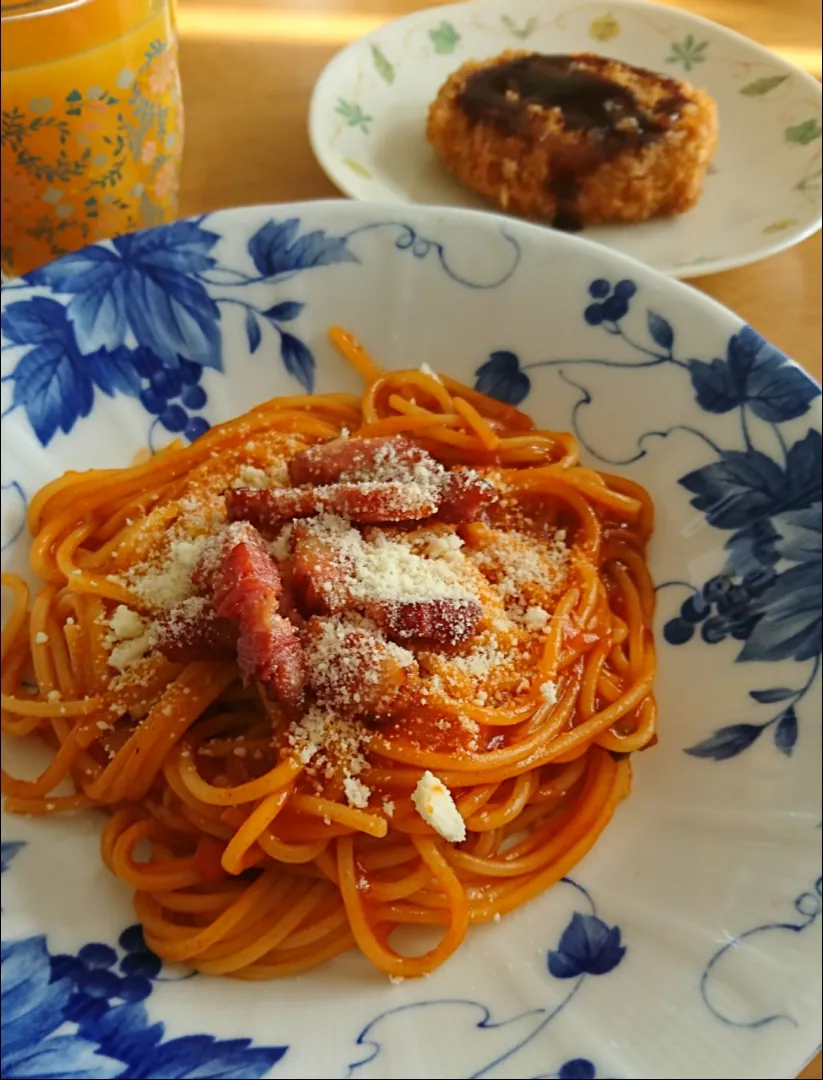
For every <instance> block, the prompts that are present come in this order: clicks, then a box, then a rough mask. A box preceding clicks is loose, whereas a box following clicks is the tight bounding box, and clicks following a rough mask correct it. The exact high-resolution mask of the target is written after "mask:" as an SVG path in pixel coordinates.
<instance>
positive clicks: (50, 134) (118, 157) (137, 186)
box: [0, 0, 183, 278]
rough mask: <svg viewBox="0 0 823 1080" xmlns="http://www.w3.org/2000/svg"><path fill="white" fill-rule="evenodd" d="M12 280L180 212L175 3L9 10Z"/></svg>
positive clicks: (5, 252)
mask: <svg viewBox="0 0 823 1080" xmlns="http://www.w3.org/2000/svg"><path fill="white" fill-rule="evenodd" d="M0 10H1V11H2V17H1V18H0V31H2V33H1V34H0V78H2V130H1V131H0V162H1V164H2V174H0V192H1V193H2V221H0V232H2V243H1V244H0V263H2V271H3V277H4V278H7V277H14V276H17V275H19V274H25V273H28V272H29V271H30V270H33V269H35V268H37V267H39V266H42V265H43V264H44V263H46V262H49V261H50V260H51V259H54V258H56V257H57V256H59V255H65V254H66V253H67V252H70V251H74V250H76V249H77V248H79V247H82V246H83V245H84V244H89V243H93V242H94V241H96V240H102V239H106V238H108V237H112V236H115V235H117V234H118V233H124V232H130V231H132V230H133V229H137V228H141V227H142V226H146V225H157V224H160V223H161V222H164V221H167V220H169V219H171V218H173V217H174V216H175V214H176V212H177V194H178V187H179V175H180V159H181V155H182V150H183V107H182V103H181V97H180V76H179V72H178V66H177V36H176V32H175V18H174V16H175V12H174V2H173V0H2V8H1V9H0Z"/></svg>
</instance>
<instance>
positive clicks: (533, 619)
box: [523, 607, 550, 630]
mask: <svg viewBox="0 0 823 1080" xmlns="http://www.w3.org/2000/svg"><path fill="white" fill-rule="evenodd" d="M549 617H550V616H549V613H548V611H546V609H545V608H542V607H530V608H526V614H525V615H524V616H523V624H524V625H525V626H526V628H527V629H529V630H542V628H543V627H544V626H545V625H546V624H547V623H548V621H549Z"/></svg>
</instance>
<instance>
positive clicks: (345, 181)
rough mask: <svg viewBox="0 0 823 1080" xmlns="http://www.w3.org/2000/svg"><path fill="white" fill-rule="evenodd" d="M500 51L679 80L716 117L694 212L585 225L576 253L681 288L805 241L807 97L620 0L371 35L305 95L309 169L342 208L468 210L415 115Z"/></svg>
mask: <svg viewBox="0 0 823 1080" xmlns="http://www.w3.org/2000/svg"><path fill="white" fill-rule="evenodd" d="M504 49H532V50H534V51H535V52H546V53H569V52H592V51H593V52H599V53H602V54H604V55H606V56H613V57H616V58H617V59H619V60H625V61H627V62H629V63H633V64H639V65H641V66H643V67H647V68H651V69H652V70H655V71H660V72H663V73H665V74H667V75H672V76H675V77H684V78H686V79H689V80H690V81H692V82H693V83H694V84H695V85H697V86H700V87H703V88H705V89H706V90H708V91H709V93H710V94H712V95H713V97H714V98H715V99H716V101H717V103H718V107H719V117H720V144H719V148H718V151H717V155H716V158H715V161H714V164H713V166H712V169H711V172H710V175H709V176H708V177H707V180H706V186H705V190H704V193H703V197H702V199H701V201H700V203H699V204H698V206H697V207H695V208H694V209H693V210H692V211H691V212H690V213H688V214H685V215H683V216H682V217H680V218H675V219H669V220H662V221H652V222H645V223H643V224H639V225H620V226H599V227H593V228H590V229H587V230H586V236H587V237H588V238H589V239H592V240H596V241H597V242H598V243H601V244H605V245H607V246H608V247H611V248H614V249H615V250H617V251H621V252H623V253H624V254H626V255H631V256H633V257H634V258H636V259H640V260H642V261H643V262H645V263H647V264H648V265H649V266H653V267H655V269H657V270H662V271H663V272H664V273H667V274H672V275H674V276H675V277H688V276H694V275H696V274H708V273H713V272H715V271H718V270H728V269H731V268H732V267H735V266H742V265H744V264H746V263H750V262H754V261H756V260H758V259H762V258H764V257H766V256H767V255H771V254H774V253H775V252H777V251H780V250H782V249H783V248H786V247H789V246H791V245H792V244H796V243H797V242H798V241H800V240H802V239H803V238H804V237H805V236H808V235H809V234H810V233H813V232H815V231H816V230H817V229H818V228H820V220H821V209H820V207H821V202H820V186H821V185H820V178H821V171H820V170H821V133H823V128H821V89H820V84H819V83H818V82H816V81H815V80H814V79H812V78H811V77H810V76H808V75H806V74H804V73H803V72H802V71H798V70H797V69H796V68H794V67H792V66H791V65H789V64H787V63H786V62H785V61H783V60H781V59H780V58H779V57H777V56H775V55H774V54H772V53H770V52H768V51H766V50H765V49H763V48H761V47H760V46H759V45H756V44H754V43H753V42H751V41H748V40H747V39H746V38H743V37H741V36H740V35H739V34H735V33H733V32H731V31H730V30H726V29H724V28H723V27H721V26H718V25H716V24H715V23H711V22H708V21H706V20H705V19H701V18H699V17H697V16H695V15H689V14H687V13H686V12H682V11H676V10H674V9H672V8H667V7H659V6H657V5H655V4H649V3H645V2H635V0H615V2H614V3H606V4H602V3H597V2H595V3H587V2H580V0H577V2H572V3H569V0H470V2H469V3H461V4H453V5H450V6H448V7H438V8H432V9H429V10H426V11H420V12H417V13H415V14H413V15H409V16H407V17H405V18H402V19H398V20H397V21H396V22H392V23H389V24H388V25H387V26H384V27H381V28H380V29H379V30H376V31H374V33H372V34H370V35H369V36H368V37H366V38H363V39H362V40H360V41H357V42H355V43H354V44H352V45H350V46H348V47H347V48H346V49H344V50H343V51H342V52H341V53H339V54H338V55H337V56H336V57H335V58H334V59H333V60H332V61H331V63H330V64H329V65H328V67H327V68H326V69H325V71H324V72H323V73H322V75H321V76H320V78H319V80H318V82H317V85H316V87H315V91H314V96H313V98H312V103H311V110H310V113H309V136H310V139H311V143H312V147H313V149H314V152H315V154H316V156H317V159H318V161H319V162H320V164H321V166H322V167H323V169H324V170H325V172H326V173H327V174H328V176H329V177H330V178H331V179H332V180H333V181H334V183H335V184H336V185H337V186H338V187H339V188H340V189H341V190H342V191H344V192H346V194H348V195H351V196H353V197H354V198H356V199H364V200H369V199H388V200H391V201H395V202H400V203H403V202H413V203H431V204H436V205H442V206H467V207H476V208H483V206H484V204H483V202H482V200H481V199H480V197H479V196H476V195H475V194H474V193H473V192H471V191H468V190H467V189H465V188H463V187H462V186H461V185H460V184H459V183H458V182H457V181H456V180H455V179H454V178H453V177H452V176H451V175H450V174H449V173H448V171H447V170H446V168H445V166H444V165H443V164H442V162H441V161H440V160H439V158H438V157H437V155H436V154H435V152H434V150H433V149H432V148H431V147H430V146H429V144H428V143H427V141H426V136H425V125H426V114H427V110H428V106H429V103H430V102H431V100H432V99H433V98H434V97H435V95H436V93H437V90H438V88H439V87H440V85H441V84H442V83H443V82H444V81H445V79H446V77H447V76H448V75H449V74H450V73H451V72H452V71H454V70H455V69H456V68H457V67H459V66H460V65H461V64H463V63H465V61H466V60H469V59H472V58H476V59H485V58H487V57H491V56H495V55H497V54H498V53H500V52H502V51H503V50H504Z"/></svg>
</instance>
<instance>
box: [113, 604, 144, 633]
mask: <svg viewBox="0 0 823 1080" xmlns="http://www.w3.org/2000/svg"><path fill="white" fill-rule="evenodd" d="M109 626H110V627H111V630H112V633H113V634H114V636H115V637H116V638H117V639H118V640H119V641H128V640H130V639H131V638H137V637H140V635H141V634H142V633H143V632H144V630H145V627H144V625H143V620H142V619H141V618H140V616H139V615H138V614H137V612H136V611H132V610H131V608H127V607H126V605H125V604H119V605H118V606H117V607H116V608H115V609H114V614H113V615H112V617H111V619H109Z"/></svg>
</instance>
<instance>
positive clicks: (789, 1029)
mask: <svg viewBox="0 0 823 1080" xmlns="http://www.w3.org/2000/svg"><path fill="white" fill-rule="evenodd" d="M2 305H3V322H2V329H3V351H2V376H3V382H2V392H3V409H4V420H3V431H2V468H3V480H2V483H3V513H2V542H3V556H2V561H3V567H4V569H7V568H12V569H20V568H21V567H23V566H24V565H25V559H26V553H27V538H26V535H25V533H24V530H23V513H24V510H25V506H26V503H27V500H28V499H29V498H30V497H31V496H32V494H33V493H34V491H35V490H36V489H37V488H38V487H39V486H40V485H41V484H42V483H44V482H45V481H47V480H49V479H50V478H52V477H53V476H55V475H57V474H59V473H60V472H61V471H63V470H64V469H66V468H86V467H89V466H92V465H100V464H105V465H114V464H125V463H127V462H128V461H130V460H131V459H132V457H133V455H134V454H135V453H136V452H138V451H140V450H141V449H144V448H145V447H146V445H147V444H148V445H149V446H154V447H157V446H159V445H161V444H162V443H163V442H164V441H165V440H167V439H168V438H170V437H171V435H172V434H179V435H182V437H183V438H196V437H197V436H198V434H200V433H201V432H203V431H204V430H205V429H206V428H207V427H208V425H209V424H211V423H214V422H216V421H218V420H222V419H225V418H227V417H230V416H232V415H234V414H236V413H238V412H240V411H242V410H245V409H247V408H249V407H250V406H251V405H253V404H254V403H256V402H258V401H259V400H261V399H263V398H266V397H268V396H270V395H274V394H283V393H293V392H295V391H297V390H299V389H300V388H301V387H302V388H303V389H306V390H312V389H317V390H323V391H328V390H332V389H340V388H342V389H351V390H354V389H356V388H357V385H358V384H357V380H356V379H355V377H354V376H353V374H352V372H351V371H350V370H349V369H348V368H347V367H346V366H345V365H344V364H343V363H342V361H341V360H340V359H339V358H338V357H337V356H336V354H334V353H333V352H332V350H331V348H330V347H329V345H328V344H327V340H326V329H327V327H328V326H329V325H330V324H333V323H341V324H343V325H345V326H347V327H349V328H351V329H352V330H353V331H354V332H355V333H356V334H358V335H359V336H360V337H361V338H362V339H363V340H364V342H365V343H366V344H367V345H368V347H369V348H370V349H371V351H372V352H373V354H374V355H375V356H376V357H377V358H378V360H379V361H380V362H381V363H383V364H385V365H387V366H395V367H400V366H416V365H418V364H419V363H420V362H421V361H422V360H426V361H428V362H429V363H430V364H431V365H432V366H434V367H439V368H441V369H442V370H444V371H447V372H448V373H449V374H452V375H454V376H456V377H457V378H460V379H462V380H464V381H466V382H468V383H472V384H474V385H476V386H478V387H479V388H481V389H483V390H485V391H486V392H489V393H492V394H495V395H497V396H498V397H500V398H502V399H504V400H507V401H510V402H515V403H518V404H520V405H521V406H522V407H523V408H524V409H526V410H528V411H530V412H531V413H532V414H533V415H534V417H535V419H536V420H537V422H538V423H539V424H541V425H543V426H551V427H557V428H560V429H567V430H573V431H575V432H576V434H577V436H578V438H579V439H580V440H581V442H582V444H583V445H584V447H585V448H586V455H587V459H588V461H589V462H591V463H592V464H593V465H595V466H598V467H603V468H604V469H606V470H608V471H618V472H625V473H626V474H627V475H629V476H631V477H633V478H635V479H637V480H638V481H639V482H641V483H643V484H645V485H646V486H647V487H648V489H649V490H650V492H651V494H652V496H653V498H654V500H655V502H656V506H657V519H658V520H657V529H656V534H655V539H654V542H653V546H652V550H651V569H652V572H653V575H654V579H655V581H656V583H657V588H658V595H659V614H658V620H657V623H658V632H659V639H658V640H659V659H660V677H659V682H658V698H659V702H660V707H661V723H660V743H659V745H658V746H656V747H655V748H654V749H653V750H650V751H649V752H648V753H644V754H642V755H639V756H638V759H637V761H636V766H635V773H634V791H633V794H632V796H631V797H630V798H629V799H628V800H627V801H626V802H625V803H624V804H623V805H622V806H621V807H620V809H619V810H618V812H617V815H616V817H615V819H614V821H613V822H612V824H611V825H610V826H609V828H608V829H607V831H606V832H605V834H604V836H603V837H602V839H601V840H600V841H599V843H598V844H597V845H596V847H595V849H594V851H593V852H592V854H591V855H590V856H589V857H588V858H586V859H585V860H584V862H582V863H581V864H580V865H579V866H577V867H576V868H575V870H574V872H573V875H572V879H569V880H566V881H564V882H562V883H561V884H559V885H557V886H556V887H555V888H553V889H552V890H550V891H549V892H548V893H546V894H545V895H544V896H543V897H541V898H539V899H538V900H535V901H534V902H532V903H530V904H529V905H527V906H526V907H524V908H523V909H521V910H520V911H517V912H515V913H514V914H513V915H511V916H507V917H506V918H504V919H503V920H502V921H501V922H500V923H499V924H492V925H489V926H484V927H478V928H475V929H474V930H472V931H471V932H470V934H469V938H468V940H467V941H466V943H465V944H464V946H463V947H462V948H461V949H460V950H459V951H458V953H457V954H456V955H455V956H454V957H453V958H452V959H451V960H450V961H449V962H448V963H447V964H446V965H445V966H444V967H443V968H442V969H441V970H439V971H438V972H436V973H435V974H434V975H432V976H431V977H429V978H427V979H424V980H420V981H407V982H405V983H403V984H401V985H392V984H390V983H389V981H388V980H387V979H386V978H385V977H384V976H382V975H380V974H379V973H377V972H376V971H375V970H374V969H372V968H371V967H370V966H369V964H368V963H367V962H366V961H364V960H363V959H362V958H361V957H359V956H357V955H355V954H351V955H347V956H344V957H341V958H339V959H338V960H336V961H334V962H333V963H331V964H329V965H328V966H326V967H324V968H321V969H319V970H317V971H314V972H311V973H308V974H306V975H303V976H301V977H299V978H294V979H290V980H288V981H285V982H278V983H269V984H264V983H253V984H248V983H242V982H237V981H232V980H220V979H213V978H206V977H190V976H189V975H188V973H187V972H186V971H185V970H182V969H176V968H167V967H163V966H162V965H161V964H160V962H159V960H158V959H157V958H156V957H155V956H153V955H152V954H151V953H150V952H148V951H147V950H146V947H145V944H144V942H143V939H142V937H141V934H140V932H139V930H138V929H137V928H135V926H134V922H135V920H134V914H133V910H132V907H131V898H130V896H129V891H128V890H127V889H125V888H124V887H122V886H121V885H120V884H119V883H118V882H116V881H114V880H113V879H112V878H111V877H110V876H109V875H108V873H107V872H106V871H105V870H104V869H103V868H102V866H101V863H100V858H99V854H98V838H99V832H100V827H101V822H100V820H99V818H98V817H95V816H94V815H76V816H73V817H64V818H57V817H55V818H47V819H45V820H44V819H40V820H34V819H29V818H21V817H12V816H8V815H5V816H3V818H2V829H3V847H2V868H3V879H2V880H3V888H2V893H3V897H2V905H3V926H2V1075H3V1076H4V1077H5V1078H7V1080H11V1078H22V1077H35V1076H37V1077H41V1078H45V1080H48V1078H53V1080H56V1078H65V1080H68V1078H70V1077H71V1078H78V1077H84V1078H92V1080H108V1078H114V1077H118V1078H120V1077H122V1078H127V1077H128V1078H131V1080H141V1078H143V1080H170V1078H172V1077H178V1078H186V1077H188V1078H192V1080H194V1078H199V1080H209V1078H212V1080H216V1078H237V1080H251V1078H259V1077H271V1078H273V1080H277V1078H278V1077H282V1078H283V1080H298V1078H313V1080H335V1078H341V1080H342V1078H344V1077H350V1078H355V1080H401V1078H411V1077H431V1078H432V1080H435V1078H436V1080H456V1078H462V1080H469V1078H470V1077H475V1078H480V1077H482V1078H488V1080H503V1078H509V1080H526V1078H528V1080H539V1078H543V1080H548V1078H552V1077H554V1078H558V1077H560V1078H563V1080H574V1078H600V1080H602V1078H607V1077H608V1078H612V1080H628V1078H632V1077H652V1076H663V1077H670V1078H672V1080H677V1078H683V1080H718V1078H724V1077H729V1078H731V1077H739V1076H745V1077H749V1078H753V1080H757V1078H763V1080H766V1078H769V1080H772V1078H774V1077H787V1078H788V1077H794V1076H795V1075H796V1073H797V1072H798V1071H799V1070H800V1068H801V1067H802V1065H803V1063H804V1061H805V1060H806V1059H807V1058H808V1057H809V1056H810V1055H811V1053H812V1051H813V1050H814V1047H815V1046H816V1045H817V1044H818V1043H819V1039H820V1006H821V1001H820V997H821V990H820V982H821V980H820V942H821V938H820V927H821V921H822V920H821V918H820V916H821V878H820V873H821V861H820V820H821V819H820V797H821V768H820V755H821V720H820V675H819V667H820V656H821V621H820V608H821V603H820V601H821V595H820V594H821V532H820V528H821V524H820V523H821V518H820V505H821V488H820V484H821V481H820V476H821V408H820V391H819V388H818V387H817V386H816V385H815V384H814V383H813V382H811V381H810V380H809V379H808V378H807V377H806V376H805V375H804V374H803V373H802V372H801V371H800V370H799V369H798V368H797V367H795V366H794V365H793V364H792V363H791V362H790V361H788V360H786V358H785V357H784V356H782V355H781V354H780V353H778V352H777V351H776V350H775V349H773V348H772V347H771V346H770V345H768V344H767V343H766V342H765V341H763V340H762V339H761V338H759V337H758V336H757V335H756V334H755V333H754V332H753V331H752V330H750V329H748V328H746V327H744V326H743V325H742V324H741V323H740V320H739V319H737V318H736V317H735V316H734V315H732V314H731V313H729V312H728V311H725V310H724V309H722V308H720V307H718V306H717V305H716V304H714V303H712V302H711V301H709V300H707V299H706V298H705V297H703V296H701V295H700V294H698V293H696V292H693V291H692V290H689V289H686V288H684V287H683V286H681V285H679V284H677V283H675V282H672V281H670V280H667V279H666V278H664V277H662V276H661V275H659V274H656V273H654V272H653V271H650V270H648V269H647V268H644V267H643V266H642V265H640V264H638V263H635V262H632V261H630V260H628V259H626V258H624V257H622V256H620V255H617V254H615V253H613V252H609V251H607V250H605V249H604V248H602V247H598V246H596V245H592V244H589V243H586V242H585V241H581V240H577V239H574V238H569V237H566V236H563V235H560V234H556V233H553V232H550V231H549V230H545V229H539V228H536V227H533V226H527V225H523V224H522V223H519V222H513V221H508V220H505V219H502V218H500V217H498V216H494V215H481V214H475V213H473V212H468V211H462V210H443V211H438V210H432V209H430V208H425V207H404V208H402V209H398V208H397V207H396V206H386V205H383V206H379V205H377V206H367V205H362V204H357V203H354V202H346V203H327V204H323V203H313V204H306V205H295V206H271V207H260V208H252V209H245V210H235V211H225V212H221V213H216V214H211V215H208V216H206V217H203V218H198V219H194V220H190V221H185V222H180V223H178V224H175V225H171V226H167V227H164V228H160V229H157V230H154V231H151V232H146V233H141V234H138V235H136V236H134V237H124V238H121V239H118V240H115V241H114V242H112V243H107V244H102V245H99V246H97V247H94V248H91V249H89V250H87V251H86V252H81V253H80V254H78V255H74V256H70V257H68V258H66V259H64V260H62V261H61V262H57V263H54V264H53V265H51V266H49V267H46V268H45V269H44V270H42V271H39V272H37V273H36V274H33V275H32V276H31V277H30V278H29V279H28V280H27V281H21V282H17V283H13V284H12V285H10V286H7V287H6V288H4V289H3V293H2ZM183 361H185V363H183ZM195 390H196V392H195ZM36 759H37V754H36V753H35V752H34V751H32V750H31V749H29V750H26V751H23V750H21V748H20V747H18V746H16V745H10V744H9V743H4V767H5V768H6V769H8V770H9V771H11V772H13V773H15V774H17V775H34V774H35V773H36V772H37V771H39V768H42V760H40V761H39V762H38V761H37V760H36ZM318 1036H319V1037H318Z"/></svg>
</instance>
